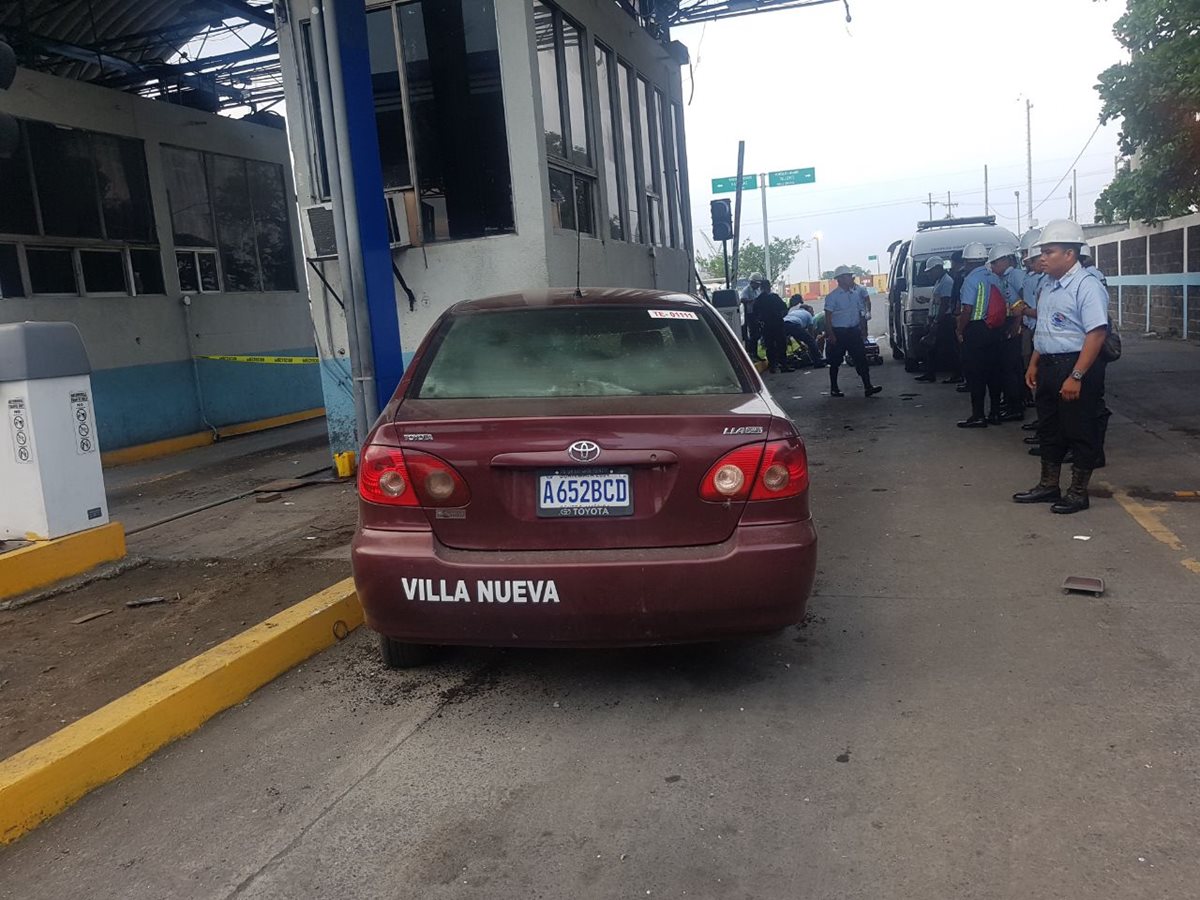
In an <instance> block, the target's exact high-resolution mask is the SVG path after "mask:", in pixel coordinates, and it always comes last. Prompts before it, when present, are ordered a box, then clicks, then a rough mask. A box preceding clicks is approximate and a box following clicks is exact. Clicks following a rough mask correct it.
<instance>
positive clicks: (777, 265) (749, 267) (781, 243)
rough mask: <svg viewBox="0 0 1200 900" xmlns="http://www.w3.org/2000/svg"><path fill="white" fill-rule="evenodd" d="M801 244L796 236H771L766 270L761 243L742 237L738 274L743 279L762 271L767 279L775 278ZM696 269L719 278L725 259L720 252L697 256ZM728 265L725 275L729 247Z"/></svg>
mask: <svg viewBox="0 0 1200 900" xmlns="http://www.w3.org/2000/svg"><path fill="white" fill-rule="evenodd" d="M803 247H804V241H803V240H802V239H801V238H798V237H791V238H771V271H770V272H768V271H767V261H766V256H765V254H764V253H763V247H762V244H756V243H754V241H751V240H745V241H743V242H742V249H741V251H740V252H739V253H738V277H739V278H745V277H746V276H748V275H749V274H750V273H751V272H762V273H763V274H764V275H766V276H767V278H769V279H770V280H771V281H775V280H776V279H778V278H779V276H780V275H781V274H782V273H783V272H785V271H787V267H788V266H790V265H791V264H792V261H793V260H794V259H795V258H796V254H798V253H799V252H800V251H801V250H802V249H803ZM696 268H697V269H699V271H700V274H701V275H703V276H706V277H708V278H711V280H713V281H721V280H723V279H724V278H725V260H724V257H723V256H722V255H721V254H720V253H716V254H714V255H712V256H700V255H697V256H696ZM729 268H730V273H729V274H730V275H732V274H733V251H732V250H731V251H730V253H729Z"/></svg>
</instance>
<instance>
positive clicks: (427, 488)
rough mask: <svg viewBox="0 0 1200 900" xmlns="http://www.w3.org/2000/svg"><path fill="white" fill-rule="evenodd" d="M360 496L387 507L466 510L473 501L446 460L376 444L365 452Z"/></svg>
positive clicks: (465, 483) (359, 471) (359, 479)
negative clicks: (464, 508) (458, 508)
mask: <svg viewBox="0 0 1200 900" xmlns="http://www.w3.org/2000/svg"><path fill="white" fill-rule="evenodd" d="M358 495H359V496H360V497H361V498H362V499H363V500H366V501H368V502H370V503H382V504H384V505H386V506H428V507H450V506H466V505H467V503H468V502H470V499H471V492H470V489H469V488H468V487H467V482H466V481H465V480H464V479H463V477H462V475H460V474H459V473H458V471H457V470H456V469H455V468H454V467H453V466H452V465H450V463H448V462H446V461H445V460H444V459H439V458H438V457H436V456H434V455H432V454H430V453H422V452H420V451H419V450H401V449H400V448H398V447H379V446H376V445H374V444H371V445H369V446H367V447H365V448H363V455H362V461H361V463H360V464H359V467H358Z"/></svg>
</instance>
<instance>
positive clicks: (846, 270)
mask: <svg viewBox="0 0 1200 900" xmlns="http://www.w3.org/2000/svg"><path fill="white" fill-rule="evenodd" d="M843 275H851V276H852V275H854V271H853V270H852V269H851V268H850V267H849V266H838V267H837V268H836V269H834V270H833V277H834V278H841V277H842V276H843Z"/></svg>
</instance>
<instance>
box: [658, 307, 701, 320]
mask: <svg viewBox="0 0 1200 900" xmlns="http://www.w3.org/2000/svg"><path fill="white" fill-rule="evenodd" d="M648 312H649V313H650V318H652V319H691V320H692V321H696V320H698V319H699V318H700V317H699V316H698V315H696V314H695V313H694V312H691V311H690V310H686V309H651V310H648Z"/></svg>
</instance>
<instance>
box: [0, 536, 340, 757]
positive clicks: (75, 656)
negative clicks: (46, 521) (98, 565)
mask: <svg viewBox="0 0 1200 900" xmlns="http://www.w3.org/2000/svg"><path fill="white" fill-rule="evenodd" d="M346 575H347V571H346V565H345V563H343V562H339V561H336V560H324V559H282V560H264V561H248V560H227V559H223V560H209V561H192V562H165V561H152V562H149V563H147V564H146V565H144V566H141V567H140V568H137V569H134V570H132V571H129V572H126V573H124V574H123V575H121V576H120V577H119V578H116V579H113V580H111V581H98V582H94V583H93V584H91V585H88V586H87V587H84V588H82V589H80V590H78V591H74V592H72V593H68V594H61V595H59V596H57V597H53V598H51V599H49V600H46V601H44V602H41V603H36V604H33V605H32V606H26V607H22V608H20V609H16V610H11V611H7V612H4V613H0V758H4V757H7V756H9V755H11V754H13V753H15V752H17V751H18V750H21V749H24V748H25V747H28V746H29V745H30V744H33V743H35V742H36V741H39V740H41V739H42V738H44V737H46V736H47V735H48V734H50V733H52V732H54V731H55V730H57V729H59V728H62V727H63V726H64V725H67V724H68V723H70V722H74V721H75V720H76V719H78V718H80V717H82V716H84V715H87V714H88V713H90V712H92V711H93V710H96V709H98V708H100V707H101V706H103V705H104V704H105V703H108V702H109V701H111V700H114V699H116V698H117V697H119V696H120V695H122V694H124V693H126V692H128V691H130V690H132V689H133V688H136V687H138V686H139V685H141V684H144V683H145V682H146V681H149V680H150V679H151V678H154V677H155V676H157V675H160V674H162V673H163V672H165V671H167V670H168V669H170V668H172V667H173V666H176V665H179V664H180V663H182V662H185V661H187V660H188V659H191V658H192V657H193V656H196V655H197V654H199V653H201V652H203V651H204V650H206V649H208V648H209V647H211V646H213V645H214V644H217V643H219V642H220V641H223V640H225V639H226V638H229V637H231V636H233V635H234V634H237V633H238V632H239V631H242V630H244V629H245V628H247V627H249V626H251V625H254V624H255V623H257V622H260V621H262V620H263V619H265V618H268V617H269V616H271V615H274V614H275V613H276V612H278V611H279V610H281V609H283V608H284V607H286V606H288V605H290V604H293V603H297V602H299V601H300V600H303V599H304V598H305V597H308V596H310V595H311V594H314V593H316V592H317V591H319V590H321V589H322V588H325V587H328V586H329V585H331V584H333V583H335V582H337V581H339V580H340V579H342V578H345V577H346ZM177 594H178V596H179V599H178V600H176V599H174V598H175V596H176V595H177ZM153 596H166V597H169V598H170V599H169V600H168V601H167V602H165V603H161V604H158V605H154V606H142V607H136V608H132V609H130V608H127V607H126V606H125V602H126V601H127V600H137V599H140V598H143V597H153ZM103 609H109V610H112V612H111V613H109V614H108V615H105V616H102V617H100V618H97V619H92V620H91V621H89V622H85V623H83V624H79V625H73V624H71V620H72V619H77V618H79V617H81V616H85V615H87V614H88V613H93V612H98V611H99V610H103Z"/></svg>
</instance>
